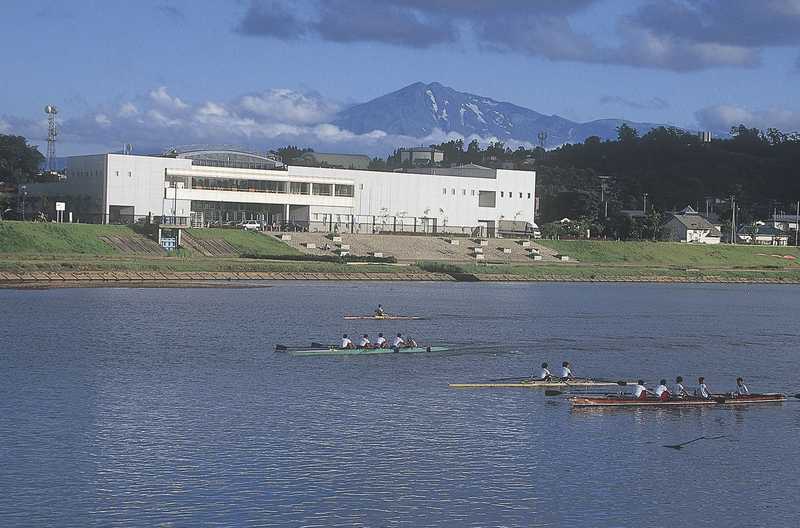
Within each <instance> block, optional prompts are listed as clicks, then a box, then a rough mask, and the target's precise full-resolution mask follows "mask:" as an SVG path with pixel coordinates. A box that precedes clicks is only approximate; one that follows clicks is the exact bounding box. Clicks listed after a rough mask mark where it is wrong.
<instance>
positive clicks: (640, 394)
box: [633, 380, 649, 400]
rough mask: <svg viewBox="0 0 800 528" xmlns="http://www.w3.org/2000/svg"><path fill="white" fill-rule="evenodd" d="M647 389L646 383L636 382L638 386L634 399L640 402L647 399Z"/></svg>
mask: <svg viewBox="0 0 800 528" xmlns="http://www.w3.org/2000/svg"><path fill="white" fill-rule="evenodd" d="M648 392H649V391H648V390H647V387H645V386H644V381H642V380H639V381H637V382H636V386H635V387H634V389H633V397H634V398H636V399H639V400H643V399H645V398H647V394H648Z"/></svg>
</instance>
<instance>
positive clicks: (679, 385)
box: [672, 376, 689, 398]
mask: <svg viewBox="0 0 800 528" xmlns="http://www.w3.org/2000/svg"><path fill="white" fill-rule="evenodd" d="M672 394H673V395H675V397H676V398H686V397H688V396H689V393H688V392H686V389H685V388H684V387H683V376H678V377H677V378H675V387H673V390H672Z"/></svg>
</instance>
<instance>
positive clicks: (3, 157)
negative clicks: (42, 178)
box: [0, 134, 44, 184]
mask: <svg viewBox="0 0 800 528" xmlns="http://www.w3.org/2000/svg"><path fill="white" fill-rule="evenodd" d="M43 162H44V156H42V153H41V152H39V150H38V149H37V148H36V147H35V146H33V145H29V144H28V142H27V141H26V140H25V138H24V137H22V136H9V135H5V134H0V181H3V182H7V183H12V184H17V183H25V182H28V181H31V180H33V179H34V177H35V176H36V174H37V173H38V172H39V167H40V166H41V165H42V163H43Z"/></svg>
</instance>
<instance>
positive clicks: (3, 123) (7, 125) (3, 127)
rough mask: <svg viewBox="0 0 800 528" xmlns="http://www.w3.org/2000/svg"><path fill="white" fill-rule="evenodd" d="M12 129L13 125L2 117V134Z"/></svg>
mask: <svg viewBox="0 0 800 528" xmlns="http://www.w3.org/2000/svg"><path fill="white" fill-rule="evenodd" d="M10 131H11V125H9V124H8V123H7V122H6V121H5V120H4V119H2V118H0V134H7V133H8V132H10Z"/></svg>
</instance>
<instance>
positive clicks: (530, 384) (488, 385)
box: [448, 378, 633, 389]
mask: <svg viewBox="0 0 800 528" xmlns="http://www.w3.org/2000/svg"><path fill="white" fill-rule="evenodd" d="M627 383H633V382H631V381H626V382H619V381H610V380H602V379H595V378H574V379H571V380H569V381H562V380H560V379H551V380H548V381H545V380H542V379H535V378H534V379H523V380H519V381H510V382H478V383H450V384H449V385H448V387H450V388H451V389H547V388H553V387H612V386H616V385H625V384H627Z"/></svg>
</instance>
